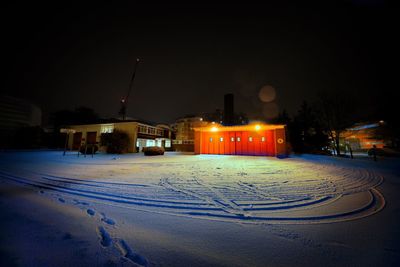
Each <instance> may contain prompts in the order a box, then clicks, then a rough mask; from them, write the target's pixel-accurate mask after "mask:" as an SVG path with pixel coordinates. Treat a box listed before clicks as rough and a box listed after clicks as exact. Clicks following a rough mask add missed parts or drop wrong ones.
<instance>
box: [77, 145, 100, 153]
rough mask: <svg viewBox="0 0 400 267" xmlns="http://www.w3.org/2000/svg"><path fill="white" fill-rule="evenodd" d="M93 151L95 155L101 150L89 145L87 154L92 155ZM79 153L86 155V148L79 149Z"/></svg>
mask: <svg viewBox="0 0 400 267" xmlns="http://www.w3.org/2000/svg"><path fill="white" fill-rule="evenodd" d="M92 149H93V154H95V153H96V152H97V151H98V150H99V147H98V146H97V145H87V149H86V154H92ZM79 152H81V153H82V154H85V146H81V147H80V148H79Z"/></svg>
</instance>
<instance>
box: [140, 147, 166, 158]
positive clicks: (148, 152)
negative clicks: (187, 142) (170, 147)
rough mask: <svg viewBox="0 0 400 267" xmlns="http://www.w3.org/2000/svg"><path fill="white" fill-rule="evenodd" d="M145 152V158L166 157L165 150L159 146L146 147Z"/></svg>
mask: <svg viewBox="0 0 400 267" xmlns="http://www.w3.org/2000/svg"><path fill="white" fill-rule="evenodd" d="M143 152H144V155H145V156H157V155H164V148H162V147H158V146H149V147H144V148H143Z"/></svg>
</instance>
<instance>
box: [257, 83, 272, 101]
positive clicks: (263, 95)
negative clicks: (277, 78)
mask: <svg viewBox="0 0 400 267" xmlns="http://www.w3.org/2000/svg"><path fill="white" fill-rule="evenodd" d="M275 96H276V91H275V88H274V87H272V86H271V85H265V86H263V87H262V88H261V89H260V92H259V93H258V97H259V98H260V100H261V101H262V102H266V103H267V102H271V101H274V99H275Z"/></svg>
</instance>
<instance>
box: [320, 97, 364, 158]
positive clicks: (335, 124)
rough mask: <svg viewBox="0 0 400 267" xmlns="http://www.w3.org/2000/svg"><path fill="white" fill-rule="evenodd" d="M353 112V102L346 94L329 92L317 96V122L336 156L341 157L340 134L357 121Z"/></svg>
mask: <svg viewBox="0 0 400 267" xmlns="http://www.w3.org/2000/svg"><path fill="white" fill-rule="evenodd" d="M355 110H356V108H355V102H354V101H353V97H352V96H351V95H350V94H349V93H348V92H346V93H344V92H340V91H333V92H332V91H331V92H324V93H320V94H319V111H320V112H319V114H318V121H319V122H320V123H321V126H322V127H323V128H324V129H325V130H326V132H327V134H328V136H329V137H330V139H331V140H332V145H333V148H334V149H335V151H336V154H337V155H338V156H340V155H341V152H340V142H339V141H340V134H341V133H342V132H343V131H344V130H345V129H346V128H348V127H350V126H351V125H353V124H354V122H355V121H357V118H356V116H355Z"/></svg>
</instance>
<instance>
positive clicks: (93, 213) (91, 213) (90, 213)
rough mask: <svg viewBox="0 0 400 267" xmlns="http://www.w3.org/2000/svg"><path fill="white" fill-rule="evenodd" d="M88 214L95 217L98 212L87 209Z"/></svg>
mask: <svg viewBox="0 0 400 267" xmlns="http://www.w3.org/2000/svg"><path fill="white" fill-rule="evenodd" d="M86 212H87V214H89V215H90V216H94V215H95V214H96V212H95V211H94V210H92V209H87V210H86Z"/></svg>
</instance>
